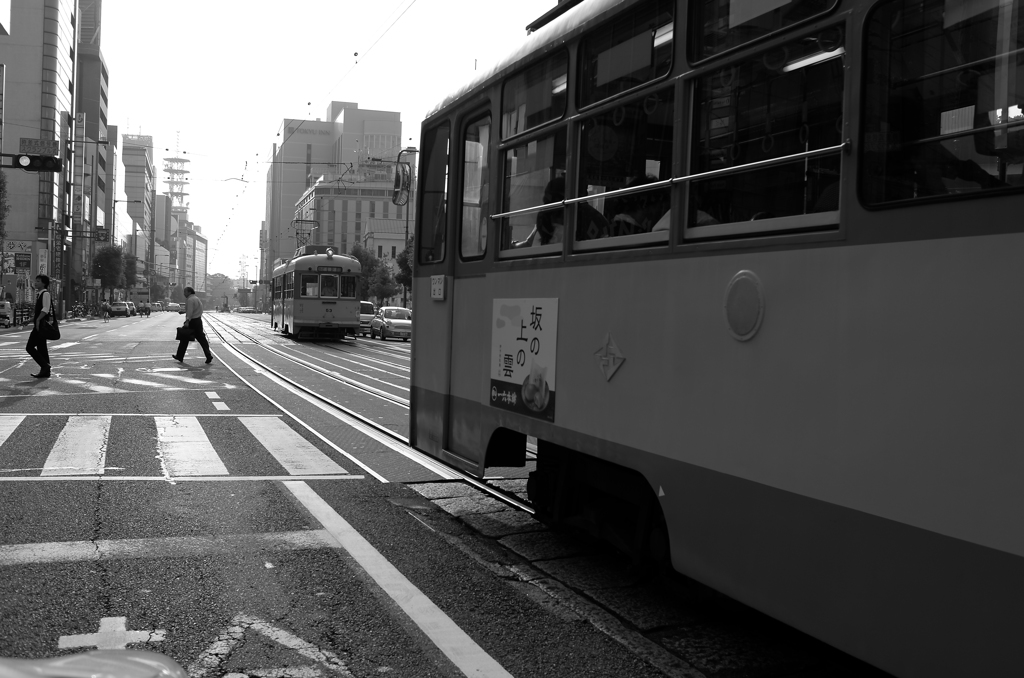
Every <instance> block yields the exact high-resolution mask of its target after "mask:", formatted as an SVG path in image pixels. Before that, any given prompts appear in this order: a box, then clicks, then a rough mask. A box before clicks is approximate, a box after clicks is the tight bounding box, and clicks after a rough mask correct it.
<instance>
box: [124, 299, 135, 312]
mask: <svg viewBox="0 0 1024 678" xmlns="http://www.w3.org/2000/svg"><path fill="white" fill-rule="evenodd" d="M124 303H126V304H128V313H130V314H131V315H138V314H139V309H137V308H135V302H134V301H126V302H124Z"/></svg>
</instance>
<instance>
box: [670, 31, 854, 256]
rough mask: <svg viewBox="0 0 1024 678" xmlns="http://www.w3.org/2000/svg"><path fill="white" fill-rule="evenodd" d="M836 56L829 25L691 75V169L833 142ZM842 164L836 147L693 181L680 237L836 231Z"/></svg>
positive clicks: (839, 50)
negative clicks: (684, 229) (811, 155)
mask: <svg viewBox="0 0 1024 678" xmlns="http://www.w3.org/2000/svg"><path fill="white" fill-rule="evenodd" d="M843 59H844V48H843V31H842V29H841V28H839V27H836V26H833V27H830V28H826V29H824V30H823V31H821V32H820V33H817V34H814V35H809V36H807V37H805V38H803V39H800V40H795V41H793V42H789V43H786V44H785V45H781V46H779V47H776V48H773V49H771V50H768V51H766V52H764V53H762V54H759V55H756V56H754V57H753V58H750V59H746V60H744V61H742V62H738V63H735V64H731V65H728V66H725V67H723V68H721V69H719V70H717V71H714V72H712V73H710V74H708V75H707V76H705V77H703V78H701V79H699V80H698V81H697V83H696V86H695V93H694V106H695V109H696V114H695V116H694V117H695V120H694V143H693V147H692V148H693V153H692V157H691V169H690V171H691V173H692V174H698V173H701V172H708V171H712V170H718V169H726V168H742V166H744V165H748V164H751V163H756V162H760V161H765V160H772V159H774V158H781V157H784V156H788V155H795V154H799V153H805V152H809V151H814V150H819V149H823V148H829V147H833V146H838V145H839V144H841V143H842V136H843V135H842V131H843V76H844V67H843ZM840 160H841V158H840V152H839V151H838V150H837V151H835V152H834V153H830V154H827V155H824V156H819V157H816V158H810V159H807V158H802V159H799V160H796V161H794V162H788V163H785V164H780V165H772V166H770V167H767V168H761V169H751V170H749V171H742V170H739V171H737V172H736V173H733V174H728V175H725V176H721V177H717V178H709V179H706V180H694V181H693V182H692V183H691V185H690V197H689V201H688V204H689V215H688V219H687V224H688V229H689V230H688V231H687V237H706V236H709V235H733V234H735V233H739V232H763V231H768V230H783V229H794V228H811V227H822V226H829V227H833V226H835V225H836V224H837V223H838V211H837V210H838V209H839V193H838V188H839V183H838V182H839V170H840V165H841V162H840ZM762 220H768V221H764V222H763V223H760V224H753V223H750V222H756V221H762ZM743 222H746V224H744V225H735V224H742V223H743ZM716 224H734V226H730V227H728V228H724V227H719V226H716ZM709 227H713V228H709ZM701 229H704V230H703V232H702V231H701Z"/></svg>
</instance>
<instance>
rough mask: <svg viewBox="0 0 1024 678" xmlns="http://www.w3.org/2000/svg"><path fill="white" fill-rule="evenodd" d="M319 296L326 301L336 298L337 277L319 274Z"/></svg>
mask: <svg viewBox="0 0 1024 678" xmlns="http://www.w3.org/2000/svg"><path fill="white" fill-rule="evenodd" d="M320 296H321V297H324V298H328V299H337V298H338V276H336V275H323V274H321V276H320Z"/></svg>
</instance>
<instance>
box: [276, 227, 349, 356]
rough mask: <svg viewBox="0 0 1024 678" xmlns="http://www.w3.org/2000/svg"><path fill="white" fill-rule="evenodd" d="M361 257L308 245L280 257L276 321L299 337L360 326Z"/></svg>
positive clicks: (342, 333)
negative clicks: (281, 258)
mask: <svg viewBox="0 0 1024 678" xmlns="http://www.w3.org/2000/svg"><path fill="white" fill-rule="evenodd" d="M359 275H360V267H359V260H358V259H356V258H355V257H351V256H348V255H346V254H336V253H335V252H334V249H333V248H331V247H329V246H327V245H305V246H303V247H300V248H299V249H297V250H295V256H294V257H292V258H291V259H287V260H280V259H279V260H278V261H277V262H276V265H275V267H274V277H273V280H272V281H271V285H272V286H271V293H272V295H273V299H274V310H273V314H272V316H271V320H270V322H271V326H272V327H273V328H274V329H276V330H280V331H281V332H283V333H284V334H285V335H288V336H292V337H295V338H296V339H342V338H344V337H347V336H351V337H355V335H356V333H357V332H358V331H359V298H358V296H357V295H358V293H359Z"/></svg>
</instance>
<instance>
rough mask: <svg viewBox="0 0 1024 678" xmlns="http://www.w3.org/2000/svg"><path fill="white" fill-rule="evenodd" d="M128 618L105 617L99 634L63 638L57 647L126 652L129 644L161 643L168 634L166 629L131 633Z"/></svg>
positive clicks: (101, 620)
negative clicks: (127, 622) (92, 648)
mask: <svg viewBox="0 0 1024 678" xmlns="http://www.w3.org/2000/svg"><path fill="white" fill-rule="evenodd" d="M127 620H128V618H127V617H103V618H102V619H100V630H99V633H85V634H82V635H77V636H61V637H60V639H59V640H58V641H57V647H59V648H62V649H63V648H68V647H95V648H98V649H100V650H124V649H125V648H127V647H128V644H129V643H159V642H160V641H162V640H163V639H164V636H165V635H166V634H167V630H166V629H156V630H154V631H129V630H128V629H127V627H126V626H125V622H126V621H127Z"/></svg>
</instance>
